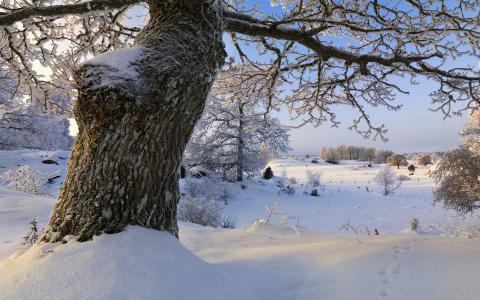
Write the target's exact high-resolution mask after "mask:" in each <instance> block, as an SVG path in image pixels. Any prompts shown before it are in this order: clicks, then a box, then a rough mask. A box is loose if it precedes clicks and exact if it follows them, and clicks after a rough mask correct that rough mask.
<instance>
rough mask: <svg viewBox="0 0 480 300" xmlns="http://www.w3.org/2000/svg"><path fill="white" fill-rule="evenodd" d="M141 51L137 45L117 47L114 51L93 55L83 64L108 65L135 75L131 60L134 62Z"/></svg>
mask: <svg viewBox="0 0 480 300" xmlns="http://www.w3.org/2000/svg"><path fill="white" fill-rule="evenodd" d="M142 53H143V50H142V49H141V48H137V47H131V48H124V49H118V50H115V51H114V52H106V53H103V54H100V55H98V56H95V57H94V58H92V59H90V60H88V61H86V62H85V64H86V65H101V66H108V67H111V68H113V69H116V70H118V71H119V72H121V73H124V74H130V76H132V77H135V76H137V71H136V69H135V65H133V64H132V62H135V61H136V60H137V59H138V58H139V56H140V55H141V54H142Z"/></svg>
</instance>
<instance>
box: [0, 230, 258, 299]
mask: <svg viewBox="0 0 480 300" xmlns="http://www.w3.org/2000/svg"><path fill="white" fill-rule="evenodd" d="M0 270H1V273H2V276H0V291H2V293H1V297H2V298H7V299H51V298H52V297H53V298H56V299H222V300H223V299H255V298H256V296H255V294H254V293H252V292H251V291H250V290H249V289H248V288H245V287H244V286H242V284H241V283H239V282H237V280H236V278H235V277H234V274H230V273H229V272H227V270H225V269H223V268H222V267H220V266H215V265H211V264H209V263H206V262H204V261H202V260H201V259H199V258H198V257H196V256H195V255H194V254H192V253H191V252H190V251H188V250H187V249H185V248H184V247H183V246H182V245H181V244H180V243H179V241H178V240H177V239H176V238H174V237H173V236H172V235H170V234H168V233H165V232H160V231H157V230H151V229H146V228H141V227H133V226H131V227H128V228H127V229H126V231H125V232H122V233H118V234H113V235H106V234H104V235H101V236H98V237H95V238H94V240H93V241H90V242H84V243H79V242H76V241H75V240H70V241H69V242H68V243H66V244H61V243H56V244H36V245H34V246H33V247H31V248H30V249H28V250H27V251H26V252H25V253H23V254H19V253H17V254H16V255H13V256H11V257H10V258H8V259H6V260H4V261H2V262H0Z"/></svg>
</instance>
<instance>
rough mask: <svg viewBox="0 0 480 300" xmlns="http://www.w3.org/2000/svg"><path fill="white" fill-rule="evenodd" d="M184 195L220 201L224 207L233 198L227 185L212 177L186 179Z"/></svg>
mask: <svg viewBox="0 0 480 300" xmlns="http://www.w3.org/2000/svg"><path fill="white" fill-rule="evenodd" d="M184 193H185V194H186V196H187V197H189V198H204V199H212V200H215V201H221V202H223V203H225V205H226V204H228V202H229V200H230V199H231V198H233V194H232V192H231V191H230V189H229V188H228V186H227V183H226V182H225V181H224V180H222V179H220V178H214V177H202V178H190V177H189V178H186V179H185V184H184Z"/></svg>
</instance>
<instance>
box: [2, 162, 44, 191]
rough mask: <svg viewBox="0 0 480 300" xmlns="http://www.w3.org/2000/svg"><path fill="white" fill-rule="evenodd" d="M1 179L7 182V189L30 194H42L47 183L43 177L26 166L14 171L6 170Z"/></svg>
mask: <svg viewBox="0 0 480 300" xmlns="http://www.w3.org/2000/svg"><path fill="white" fill-rule="evenodd" d="M2 177H3V179H4V180H5V181H6V182H7V187H8V188H11V189H14V190H17V191H20V192H25V193H30V194H40V193H41V192H43V191H44V184H45V183H46V181H47V178H46V177H45V175H43V174H42V173H41V172H40V171H38V170H35V169H32V168H31V167H30V166H28V165H25V166H21V167H20V168H18V170H16V171H12V170H8V171H7V172H5V173H4V174H3V176H2Z"/></svg>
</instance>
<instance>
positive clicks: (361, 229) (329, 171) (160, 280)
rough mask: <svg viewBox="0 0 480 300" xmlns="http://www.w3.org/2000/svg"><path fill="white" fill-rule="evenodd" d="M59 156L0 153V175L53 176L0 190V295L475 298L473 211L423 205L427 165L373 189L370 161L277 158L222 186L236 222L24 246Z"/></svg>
mask: <svg viewBox="0 0 480 300" xmlns="http://www.w3.org/2000/svg"><path fill="white" fill-rule="evenodd" d="M67 157H68V152H46V151H27V150H22V151H1V152H0V173H3V172H5V171H7V170H8V169H13V170H14V169H16V168H18V167H20V166H22V165H30V166H32V168H34V169H38V170H40V171H42V172H43V173H44V174H46V175H49V176H50V175H54V174H58V175H60V178H58V179H57V180H56V181H55V182H54V183H53V184H51V185H50V186H49V188H48V189H46V190H45V192H44V195H31V194H26V193H21V192H17V191H14V190H11V189H8V188H6V187H1V188H0V299H465V300H466V299H472V300H473V299H479V296H478V278H479V276H480V219H479V216H478V214H477V215H473V216H467V217H466V218H463V217H459V216H456V214H455V212H453V211H446V210H444V209H443V208H441V207H440V206H435V207H433V206H432V189H433V187H434V183H433V181H432V180H431V178H430V177H428V176H426V174H427V172H428V167H427V168H418V169H417V171H416V172H415V175H414V176H411V180H408V181H405V182H403V185H402V187H401V188H400V189H399V190H397V191H395V193H394V194H392V195H389V196H383V195H382V194H381V192H380V191H381V190H380V187H378V186H376V185H375V183H374V182H373V177H374V176H375V174H376V173H377V172H378V170H379V169H380V168H381V167H382V166H374V167H372V168H369V167H367V166H364V165H365V164H364V163H359V162H354V161H342V162H341V163H340V164H339V165H329V164H325V163H323V162H320V163H319V164H312V163H311V162H310V160H294V159H279V160H276V161H272V162H271V163H270V164H269V165H270V166H271V167H272V169H273V171H274V173H275V175H276V176H275V177H274V178H273V179H272V180H269V181H265V180H255V181H251V182H247V183H246V188H245V189H242V188H241V187H240V185H237V184H233V183H232V184H229V186H228V188H229V190H230V193H231V194H232V195H233V197H232V199H230V200H229V203H228V205H227V206H226V207H225V213H226V214H228V215H231V216H233V217H235V218H236V220H237V228H236V229H219V228H209V227H202V226H199V225H195V224H190V223H184V222H180V242H181V243H178V242H177V241H176V240H175V239H174V238H173V237H171V236H170V235H168V234H166V233H161V232H158V231H154V230H149V229H144V228H139V227H134V226H131V227H128V228H127V230H126V231H125V232H123V233H120V234H115V235H102V236H99V237H95V239H94V241H93V242H85V243H78V242H76V241H74V240H71V241H69V242H68V243H66V244H61V243H59V244H47V245H45V244H43V245H42V244H41V245H35V246H33V247H31V248H29V249H28V248H27V246H25V245H22V237H23V236H24V235H25V234H26V233H27V231H28V228H29V224H28V223H29V222H30V221H31V220H32V219H33V218H34V217H35V218H37V220H38V221H39V224H40V226H43V225H44V224H45V223H46V221H47V220H48V215H49V212H50V210H51V208H52V206H53V205H54V203H55V199H54V197H55V195H56V193H57V189H58V188H59V186H60V185H61V182H62V180H63V179H64V176H65V169H66V164H67ZM44 159H52V160H54V161H56V162H57V163H58V165H56V164H49V165H46V164H42V163H41V161H42V160H44ZM307 170H310V171H312V172H319V173H321V187H320V188H319V191H320V196H319V197H312V196H310V195H309V194H307V195H305V194H304V193H303V192H304V190H305V181H306V171H307ZM396 171H397V170H396ZM399 174H404V175H407V174H408V171H407V170H406V169H405V167H402V168H401V169H400V170H399ZM280 175H282V176H286V177H289V178H291V177H293V178H295V179H296V181H297V182H298V183H297V184H295V185H294V188H295V194H294V195H286V194H279V193H278V191H279V189H278V187H277V181H278V179H279V178H278V177H277V176H280ZM182 181H183V180H182ZM4 184H5V183H4ZM185 185H186V183H185V182H184V181H183V182H181V186H182V187H183V188H184V187H185ZM266 207H268V208H274V209H272V210H271V212H273V214H272V216H271V218H270V221H269V222H268V224H267V223H266V222H265V219H267V218H268V212H267V209H266ZM413 218H417V219H418V220H419V229H418V232H412V231H411V230H410V229H409V228H410V222H411V220H412V219H413ZM375 229H376V230H377V231H378V233H379V235H375V234H374V231H375Z"/></svg>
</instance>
